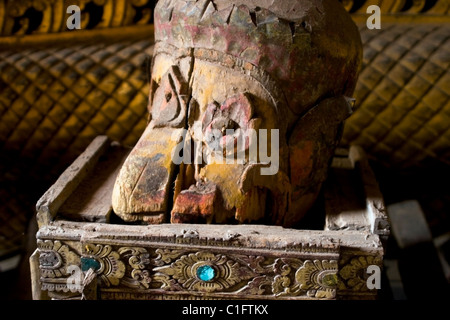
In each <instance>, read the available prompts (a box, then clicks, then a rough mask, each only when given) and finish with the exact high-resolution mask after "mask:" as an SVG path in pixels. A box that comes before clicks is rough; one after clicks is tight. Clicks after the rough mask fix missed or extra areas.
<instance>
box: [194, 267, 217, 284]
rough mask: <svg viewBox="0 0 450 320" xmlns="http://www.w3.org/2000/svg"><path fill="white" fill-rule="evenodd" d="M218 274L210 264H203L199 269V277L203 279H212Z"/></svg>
mask: <svg viewBox="0 0 450 320" xmlns="http://www.w3.org/2000/svg"><path fill="white" fill-rule="evenodd" d="M215 276H216V271H215V270H214V268H213V267H211V266H209V265H204V266H201V267H199V268H198V269H197V277H198V278H199V279H200V280H202V281H210V280H212V279H214V277H215Z"/></svg>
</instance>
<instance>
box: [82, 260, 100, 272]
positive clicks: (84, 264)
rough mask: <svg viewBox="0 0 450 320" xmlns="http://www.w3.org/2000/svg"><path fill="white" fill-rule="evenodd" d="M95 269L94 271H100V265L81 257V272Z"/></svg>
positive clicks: (95, 261)
mask: <svg viewBox="0 0 450 320" xmlns="http://www.w3.org/2000/svg"><path fill="white" fill-rule="evenodd" d="M89 269H94V271H96V270H98V269H100V263H99V262H98V261H97V260H95V259H92V258H86V257H81V270H82V271H84V272H85V271H88V270H89Z"/></svg>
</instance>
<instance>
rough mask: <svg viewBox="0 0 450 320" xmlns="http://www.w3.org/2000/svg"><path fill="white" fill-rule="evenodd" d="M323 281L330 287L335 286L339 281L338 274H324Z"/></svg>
mask: <svg viewBox="0 0 450 320" xmlns="http://www.w3.org/2000/svg"><path fill="white" fill-rule="evenodd" d="M322 282H323V284H324V285H326V286H328V287H334V286H336V285H337V283H338V278H337V275H336V274H335V273H330V274H327V275H326V276H324V277H323V278H322Z"/></svg>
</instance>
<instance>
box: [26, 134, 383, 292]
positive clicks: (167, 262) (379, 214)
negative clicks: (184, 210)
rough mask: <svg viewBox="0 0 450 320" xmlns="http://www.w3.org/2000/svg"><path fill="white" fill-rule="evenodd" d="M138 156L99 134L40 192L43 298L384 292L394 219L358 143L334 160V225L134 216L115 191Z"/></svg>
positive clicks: (34, 262) (38, 264) (36, 288)
mask: <svg viewBox="0 0 450 320" xmlns="http://www.w3.org/2000/svg"><path fill="white" fill-rule="evenodd" d="M127 153H128V150H125V149H123V148H122V147H120V146H118V145H115V144H111V142H110V141H109V140H108V139H107V138H106V137H103V136H100V137H97V138H96V139H95V140H94V141H93V142H92V143H91V145H90V146H89V147H88V148H87V150H86V151H85V152H84V153H83V154H82V155H81V156H80V157H79V158H78V159H77V160H76V161H75V162H74V163H73V164H72V165H71V166H70V167H69V168H68V169H67V170H66V171H65V172H64V173H63V174H62V175H61V177H60V178H59V179H58V181H57V182H56V183H55V184H54V185H53V186H52V187H51V188H50V189H49V190H48V191H47V192H46V193H45V194H44V195H43V196H42V198H41V199H40V200H39V202H38V204H37V211H38V214H37V219H38V223H39V232H38V233H37V246H38V249H37V250H36V251H35V253H34V254H33V255H32V257H31V258H30V262H31V274H32V282H33V283H32V284H33V297H34V299H46V298H55V299H80V298H83V299H187V298H190V299H192V298H194V299H217V298H219V299H233V298H245V299H373V298H376V296H377V289H370V288H369V287H371V286H370V285H369V287H368V285H367V283H368V282H369V283H373V281H372V279H371V278H369V277H370V276H371V274H372V273H373V272H374V271H373V270H375V272H376V270H378V269H377V268H376V267H375V268H374V267H371V268H370V269H369V270H368V268H369V267H370V266H377V267H379V268H381V267H382V261H383V254H384V249H383V242H385V240H386V238H387V236H388V235H389V224H388V221H387V216H386V213H385V210H384V204H383V200H382V197H381V194H380V192H379V190H378V187H377V183H376V181H375V179H374V176H373V173H372V171H371V170H370V167H369V165H368V162H367V160H366V159H365V157H364V155H363V153H362V151H361V150H360V149H359V148H357V147H352V148H351V149H350V152H346V151H345V150H344V151H343V152H340V153H339V152H338V153H337V154H336V156H335V158H334V161H333V165H332V167H331V169H330V173H329V178H328V181H327V184H326V185H325V187H324V192H323V194H324V197H323V201H322V200H321V201H322V202H323V203H319V204H318V205H317V206H316V207H317V208H315V209H314V210H317V211H318V213H317V216H318V217H320V211H321V210H322V211H323V212H324V214H325V221H324V222H323V223H324V224H325V228H324V229H323V230H306V229H284V228H281V227H276V226H263V225H194V224H161V225H130V224H125V223H124V222H122V221H120V219H118V218H117V216H115V214H114V213H113V212H112V209H111V200H110V199H111V193H112V188H113V185H114V179H115V177H116V175H117V172H118V170H119V169H120V167H121V164H122V162H123V160H124V159H125V157H126V155H127ZM368 271H369V272H368ZM374 278H375V277H374ZM367 280H369V281H367Z"/></svg>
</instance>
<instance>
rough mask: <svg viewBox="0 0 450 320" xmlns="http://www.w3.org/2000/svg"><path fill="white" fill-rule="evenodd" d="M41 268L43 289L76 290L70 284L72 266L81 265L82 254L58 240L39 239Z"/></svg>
mask: <svg viewBox="0 0 450 320" xmlns="http://www.w3.org/2000/svg"><path fill="white" fill-rule="evenodd" d="M37 248H38V250H39V270H40V275H41V283H42V290H47V291H51V292H54V291H62V292H68V291H72V292H74V291H76V290H73V289H72V288H70V287H69V286H68V284H67V283H68V279H69V277H70V276H71V275H72V273H71V270H72V269H71V268H72V267H73V266H79V265H80V256H79V255H78V254H77V253H76V252H74V251H73V250H72V249H71V248H70V247H69V246H68V245H67V244H64V243H62V242H61V241H58V240H38V241H37Z"/></svg>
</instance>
